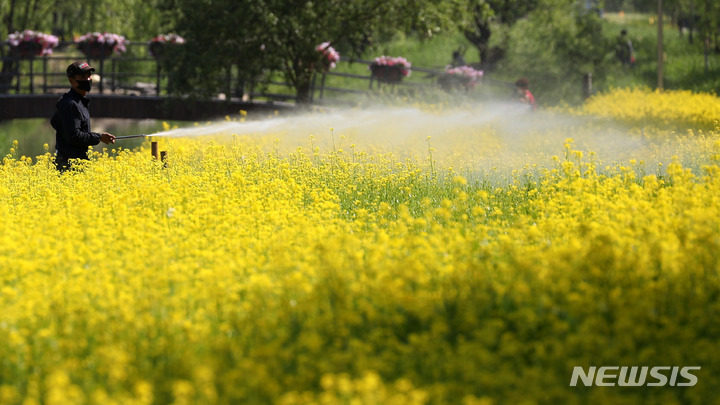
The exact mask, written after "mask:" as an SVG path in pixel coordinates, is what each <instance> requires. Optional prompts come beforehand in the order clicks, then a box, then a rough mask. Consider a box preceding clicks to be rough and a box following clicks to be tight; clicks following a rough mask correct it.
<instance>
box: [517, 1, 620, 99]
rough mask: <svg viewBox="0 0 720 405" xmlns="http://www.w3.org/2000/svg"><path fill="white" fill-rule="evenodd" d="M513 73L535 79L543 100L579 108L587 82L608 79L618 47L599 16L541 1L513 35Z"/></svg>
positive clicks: (577, 6) (572, 6) (577, 7)
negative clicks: (585, 79)
mask: <svg viewBox="0 0 720 405" xmlns="http://www.w3.org/2000/svg"><path fill="white" fill-rule="evenodd" d="M509 49H510V52H509V54H508V59H509V61H508V63H506V65H507V66H508V69H509V70H512V73H514V74H515V75H517V76H527V77H528V78H530V79H531V83H532V85H533V88H534V90H536V91H537V94H536V98H537V99H538V100H549V101H566V102H579V101H581V99H582V91H581V89H582V87H581V85H582V79H583V76H584V75H586V74H592V76H593V77H595V78H597V79H602V78H603V77H604V75H605V74H606V73H605V69H606V66H607V64H608V63H609V62H610V61H611V56H612V55H613V50H614V46H613V44H612V43H611V42H610V40H608V39H606V38H605V37H604V35H603V32H602V23H601V21H600V18H599V16H598V14H597V13H595V12H592V11H590V10H587V9H586V8H585V7H583V6H582V5H580V4H578V3H577V2H576V1H575V0H541V1H540V3H539V6H538V7H537V8H536V9H535V10H534V11H533V12H532V13H530V14H529V15H528V18H527V19H525V20H522V21H520V22H519V23H518V24H517V27H516V29H515V30H513V33H512V37H511V40H510V48H509Z"/></svg>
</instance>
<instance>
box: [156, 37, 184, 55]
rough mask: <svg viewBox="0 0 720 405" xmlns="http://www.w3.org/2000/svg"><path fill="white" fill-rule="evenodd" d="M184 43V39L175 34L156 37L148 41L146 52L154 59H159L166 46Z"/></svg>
mask: <svg viewBox="0 0 720 405" xmlns="http://www.w3.org/2000/svg"><path fill="white" fill-rule="evenodd" d="M184 43H185V39H184V38H183V37H181V36H180V35H177V34H165V35H158V36H156V37H155V38H153V39H151V40H150V43H149V44H148V52H150V56H152V57H153V58H155V59H158V58H161V57H162V55H163V53H164V51H165V49H166V48H167V47H168V46H175V45H181V44H184Z"/></svg>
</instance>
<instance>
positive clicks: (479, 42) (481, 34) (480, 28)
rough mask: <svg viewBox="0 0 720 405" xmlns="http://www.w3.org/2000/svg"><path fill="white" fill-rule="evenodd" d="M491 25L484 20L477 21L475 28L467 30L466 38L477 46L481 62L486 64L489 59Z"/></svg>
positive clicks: (483, 64)
mask: <svg viewBox="0 0 720 405" xmlns="http://www.w3.org/2000/svg"><path fill="white" fill-rule="evenodd" d="M490 35H492V32H491V31H490V25H489V24H487V23H485V22H483V21H476V22H475V30H473V31H465V38H467V40H468V41H470V42H471V43H472V44H473V45H474V46H475V48H477V50H478V53H479V55H480V64H481V65H482V66H485V65H486V63H487V61H488V43H489V42H490Z"/></svg>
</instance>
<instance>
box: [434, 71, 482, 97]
mask: <svg viewBox="0 0 720 405" xmlns="http://www.w3.org/2000/svg"><path fill="white" fill-rule="evenodd" d="M482 77H483V71H482V70H475V69H473V68H472V67H470V66H458V67H451V66H448V67H446V68H445V73H443V74H442V75H440V77H439V78H438V84H439V85H440V87H442V88H443V89H444V90H448V91H452V90H465V91H468V90H471V89H473V88H475V85H476V84H477V83H479V82H480V81H481V80H482Z"/></svg>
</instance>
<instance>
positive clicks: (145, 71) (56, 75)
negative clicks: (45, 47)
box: [0, 42, 167, 95]
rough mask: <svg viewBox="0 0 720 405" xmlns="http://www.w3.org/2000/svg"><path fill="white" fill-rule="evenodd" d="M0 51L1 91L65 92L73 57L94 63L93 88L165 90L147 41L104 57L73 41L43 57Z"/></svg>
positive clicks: (126, 91)
mask: <svg viewBox="0 0 720 405" xmlns="http://www.w3.org/2000/svg"><path fill="white" fill-rule="evenodd" d="M6 45H7V44H3V48H4V49H2V52H0V55H2V57H0V66H1V67H2V70H0V94H48V93H59V92H64V91H67V89H68V87H69V83H68V81H67V75H66V74H65V69H66V68H67V66H68V65H69V64H70V63H72V62H73V61H75V60H78V59H83V60H88V62H89V63H90V64H91V65H93V67H95V69H96V72H95V73H96V74H97V75H98V76H99V78H97V82H96V83H94V85H95V86H96V87H95V88H96V91H98V92H101V93H113V94H144V95H163V94H167V89H166V88H163V86H165V85H166V80H165V79H164V77H163V75H162V72H161V70H160V64H159V63H158V61H157V60H156V59H154V58H153V57H151V56H150V55H149V53H148V52H147V51H146V50H145V49H144V48H146V47H147V45H148V44H147V43H144V42H139V43H135V42H131V43H130V44H129V46H128V50H129V52H128V54H126V55H120V56H111V57H107V58H88V57H86V56H85V55H83V54H82V53H81V52H80V51H79V50H77V49H76V47H75V44H74V43H73V42H61V43H60V44H59V45H58V47H57V48H56V50H55V52H53V53H52V54H50V55H44V56H29V57H18V56H17V55H13V54H12V53H10V52H8V51H7V48H6V47H5V46H6Z"/></svg>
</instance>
